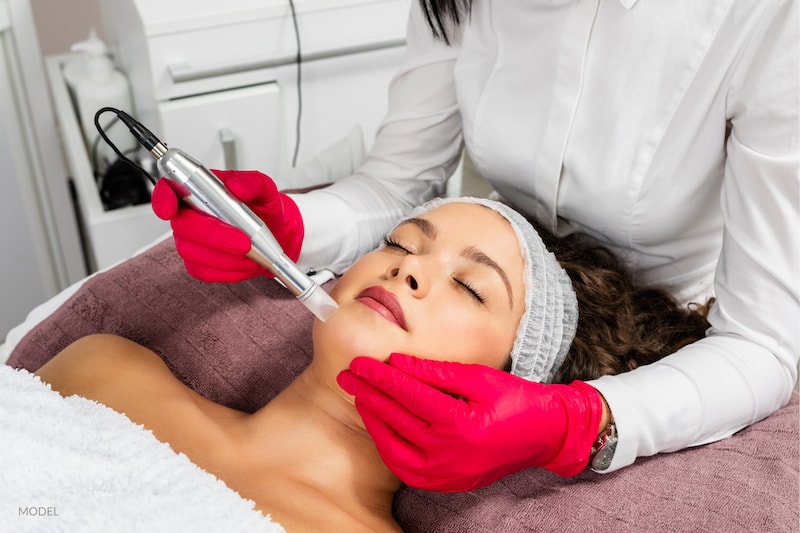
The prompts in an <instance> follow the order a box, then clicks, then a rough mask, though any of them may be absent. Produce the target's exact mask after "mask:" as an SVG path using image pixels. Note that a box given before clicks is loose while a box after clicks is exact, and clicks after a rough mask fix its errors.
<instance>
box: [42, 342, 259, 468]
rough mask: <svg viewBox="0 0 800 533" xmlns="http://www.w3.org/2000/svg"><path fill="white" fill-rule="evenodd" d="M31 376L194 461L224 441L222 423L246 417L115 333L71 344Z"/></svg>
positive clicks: (148, 351)
mask: <svg viewBox="0 0 800 533" xmlns="http://www.w3.org/2000/svg"><path fill="white" fill-rule="evenodd" d="M36 374H37V375H39V376H40V377H41V378H42V380H44V381H45V382H48V383H50V385H51V387H52V388H53V389H54V390H56V391H58V392H59V393H60V394H61V395H62V396H69V395H72V394H77V395H79V396H83V397H85V398H89V399H91V400H95V401H97V402H100V403H102V404H104V405H106V406H108V407H110V408H112V409H114V410H115V411H117V412H119V413H122V414H124V415H126V416H127V417H128V418H130V419H131V420H132V421H134V422H136V423H138V424H142V425H144V426H145V427H146V428H147V429H150V430H151V431H153V433H154V434H155V436H156V438H158V439H159V440H161V441H162V442H167V443H169V444H170V445H171V446H172V448H173V449H175V450H176V451H183V452H186V453H187V454H188V455H190V457H191V458H192V459H193V460H195V462H198V461H197V459H200V460H203V459H206V460H208V459H207V457H208V456H209V453H208V450H209V449H214V448H215V447H216V446H217V445H219V443H220V442H222V439H224V438H226V432H225V430H226V422H229V421H235V420H237V419H240V418H241V417H243V416H245V415H244V413H241V412H239V411H236V410H234V409H229V408H227V407H224V406H222V405H219V404H216V403H214V402H211V401H210V400H208V399H206V398H204V397H203V396H201V395H200V394H198V393H197V392H195V391H193V390H192V389H190V388H189V387H187V386H186V385H184V384H183V383H182V382H181V381H180V380H178V379H177V378H176V377H175V376H174V375H173V374H172V372H170V370H169V368H168V367H167V365H166V364H165V363H164V361H163V360H162V359H161V358H160V357H159V356H158V354H156V353H155V352H153V351H152V350H150V349H148V348H145V347H144V346H141V345H140V344H137V343H135V342H133V341H130V340H128V339H125V338H122V337H118V336H115V335H100V334H98V335H91V336H88V337H84V338H82V339H80V340H78V341H75V342H74V343H73V344H71V345H69V346H68V347H67V348H65V349H64V350H63V351H62V352H60V353H59V354H58V355H56V356H55V357H54V358H53V359H52V360H50V361H49V362H48V363H47V364H46V365H44V366H43V367H42V368H41V369H39V370H38V371H37V372H36Z"/></svg>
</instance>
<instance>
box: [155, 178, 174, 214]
mask: <svg viewBox="0 0 800 533" xmlns="http://www.w3.org/2000/svg"><path fill="white" fill-rule="evenodd" d="M150 204H151V206H152V208H153V212H154V213H155V214H156V216H157V217H158V218H160V219H161V220H170V219H171V218H173V217H174V216H175V215H176V214H177V213H178V196H177V195H176V194H175V191H173V190H172V187H171V186H170V184H169V181H168V180H165V179H164V178H161V179H160V180H158V181H157V182H156V186H155V187H154V188H153V194H152V197H151V199H150Z"/></svg>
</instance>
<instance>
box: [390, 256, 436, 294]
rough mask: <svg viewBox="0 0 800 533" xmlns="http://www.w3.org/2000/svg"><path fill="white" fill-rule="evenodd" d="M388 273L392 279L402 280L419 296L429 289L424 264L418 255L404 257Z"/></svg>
mask: <svg viewBox="0 0 800 533" xmlns="http://www.w3.org/2000/svg"><path fill="white" fill-rule="evenodd" d="M388 274H389V278H390V279H394V280H398V281H401V282H402V283H403V284H404V285H405V286H406V287H408V288H409V289H411V291H412V293H413V294H414V296H416V297H418V298H419V297H421V296H423V295H424V293H425V292H426V291H427V284H426V283H425V281H424V280H425V275H424V273H423V266H422V264H421V261H420V260H419V258H418V257H415V256H406V257H404V258H403V259H402V260H401V261H400V263H399V264H395V265H394V266H392V267H391V268H390V269H389V272H388Z"/></svg>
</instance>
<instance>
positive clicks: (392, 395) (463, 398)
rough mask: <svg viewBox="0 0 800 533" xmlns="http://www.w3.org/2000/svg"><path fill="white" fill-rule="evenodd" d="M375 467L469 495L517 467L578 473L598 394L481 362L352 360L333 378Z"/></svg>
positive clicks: (598, 410) (395, 357) (596, 418)
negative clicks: (366, 436)
mask: <svg viewBox="0 0 800 533" xmlns="http://www.w3.org/2000/svg"><path fill="white" fill-rule="evenodd" d="M338 382H339V385H340V386H341V387H342V388H343V389H344V390H345V391H347V392H348V393H350V394H353V395H354V396H355V405H356V408H357V409H358V412H359V413H360V414H361V417H362V419H363V420H364V425H365V426H366V428H367V431H369V433H370V434H371V435H372V438H373V440H374V441H375V445H376V447H377V449H378V453H379V454H380V456H381V458H383V461H384V462H385V463H386V465H387V466H388V467H389V469H390V470H391V471H392V472H394V474H395V475H396V476H397V477H399V478H400V479H401V480H402V481H403V482H404V483H406V484H407V485H410V486H412V487H416V488H422V489H428V490H436V491H441V492H457V491H465V490H472V489H476V488H480V487H483V486H485V485H488V484H490V483H492V482H494V481H496V480H498V479H500V478H502V477H505V476H507V475H510V474H513V473H514V472H517V471H519V470H522V469H524V468H529V467H533V466H538V467H542V468H546V469H547V470H550V471H552V472H555V473H556V474H559V475H562V476H572V475H576V474H578V473H580V472H581V471H582V470H583V469H584V468H586V466H587V464H588V462H589V454H590V452H591V447H592V443H593V442H594V441H595V440H596V439H597V434H598V429H599V425H600V420H601V417H602V412H603V406H602V400H601V397H600V393H599V392H597V390H596V389H594V388H593V387H591V386H589V385H587V384H586V383H583V382H581V381H574V382H573V383H571V384H569V385H543V384H541V383H534V382H531V381H527V380H524V379H522V378H518V377H516V376H514V375H512V374H509V373H507V372H503V371H500V370H495V369H493V368H490V367H486V366H482V365H465V364H461V363H448V362H440V361H431V360H425V359H417V358H415V357H411V356H408V355H402V354H392V355H391V356H390V357H389V362H388V364H385V363H382V362H380V361H376V360H374V359H368V358H364V357H358V358H356V359H354V360H353V361H352V363H351V364H350V369H349V370H345V371H343V372H341V373H340V374H339V376H338Z"/></svg>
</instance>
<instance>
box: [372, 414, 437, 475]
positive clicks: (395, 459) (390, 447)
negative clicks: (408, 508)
mask: <svg viewBox="0 0 800 533" xmlns="http://www.w3.org/2000/svg"><path fill="white" fill-rule="evenodd" d="M356 409H357V410H358V413H359V414H360V415H361V419H362V420H363V421H364V427H366V428H367V431H369V434H370V435H371V436H372V440H373V442H374V443H375V448H376V449H377V450H378V454H379V455H380V456H381V459H383V462H384V463H385V464H386V466H387V467H389V470H391V471H392V472H394V474H395V475H396V476H397V477H399V478H400V479H401V480H403V481H404V482H406V483H408V481H409V480H410V481H415V478H414V476H413V475H411V472H413V471H415V470H418V469H420V468H424V465H425V459H426V456H425V453H424V452H423V451H422V450H421V449H420V448H419V447H417V446H416V445H414V444H413V443H412V442H409V441H408V440H407V439H406V438H404V437H403V436H402V435H401V434H399V433H397V432H396V431H395V430H394V428H393V427H392V426H391V425H389V424H387V423H386V422H384V420H383V419H382V418H381V417H379V416H378V415H376V414H375V412H374V411H372V409H370V408H369V407H367V406H366V405H364V404H361V405H359V402H358V401H356ZM401 465H402V466H401Z"/></svg>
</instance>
